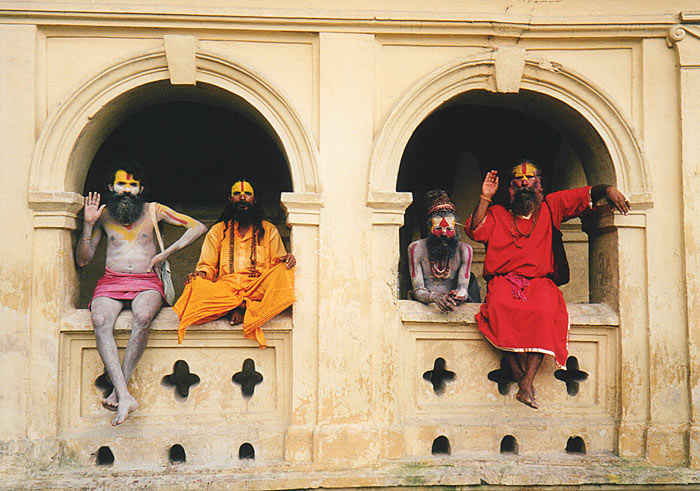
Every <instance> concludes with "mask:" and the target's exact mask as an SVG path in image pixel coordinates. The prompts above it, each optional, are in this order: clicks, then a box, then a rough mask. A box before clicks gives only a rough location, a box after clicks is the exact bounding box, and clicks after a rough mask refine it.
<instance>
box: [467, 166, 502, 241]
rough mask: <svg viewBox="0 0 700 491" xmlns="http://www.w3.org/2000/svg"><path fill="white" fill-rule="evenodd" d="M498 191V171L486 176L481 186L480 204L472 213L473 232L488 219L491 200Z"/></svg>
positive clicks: (490, 172)
mask: <svg viewBox="0 0 700 491" xmlns="http://www.w3.org/2000/svg"><path fill="white" fill-rule="evenodd" d="M496 191H498V171H495V170H492V171H489V172H488V173H487V174H486V177H485V178H484V182H483V183H482V185H481V196H479V203H477V205H476V208H474V212H473V213H472V220H471V230H474V229H475V228H476V227H478V226H479V224H481V222H483V221H484V218H485V217H486V212H487V211H488V209H489V205H490V204H491V198H493V195H494V194H496Z"/></svg>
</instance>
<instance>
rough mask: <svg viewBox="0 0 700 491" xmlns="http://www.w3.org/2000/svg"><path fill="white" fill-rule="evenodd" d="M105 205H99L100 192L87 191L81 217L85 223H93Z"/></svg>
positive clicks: (100, 214)
mask: <svg viewBox="0 0 700 491" xmlns="http://www.w3.org/2000/svg"><path fill="white" fill-rule="evenodd" d="M105 206H107V205H100V193H88V195H87V196H86V197H85V210H84V211H83V219H84V220H85V223H89V224H94V223H95V222H96V221H97V220H99V218H100V217H101V216H102V212H103V211H104V209H105Z"/></svg>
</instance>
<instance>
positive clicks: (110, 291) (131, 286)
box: [88, 268, 167, 307]
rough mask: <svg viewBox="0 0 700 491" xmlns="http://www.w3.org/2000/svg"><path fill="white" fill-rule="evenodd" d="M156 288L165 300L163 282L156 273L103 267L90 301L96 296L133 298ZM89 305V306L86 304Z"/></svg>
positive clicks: (122, 298)
mask: <svg viewBox="0 0 700 491" xmlns="http://www.w3.org/2000/svg"><path fill="white" fill-rule="evenodd" d="M146 290H156V291H157V292H158V293H160V296H161V297H163V301H164V302H165V303H166V304H167V300H165V293H164V292H163V282H162V281H161V280H160V278H159V277H158V275H157V274H156V273H118V272H116V271H112V270H111V269H109V268H105V274H104V276H103V277H102V278H100V279H99V280H98V282H97V286H95V293H93V294H92V300H90V305H92V301H93V300H95V299H96V298H97V297H107V298H113V299H115V300H133V299H134V298H136V295H138V294H139V293H141V292H145V291H146ZM88 307H89V306H88Z"/></svg>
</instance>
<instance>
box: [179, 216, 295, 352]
mask: <svg viewBox="0 0 700 491" xmlns="http://www.w3.org/2000/svg"><path fill="white" fill-rule="evenodd" d="M263 228H264V230H265V236H264V237H263V238H262V239H261V240H260V243H259V244H257V245H256V250H255V259H256V261H255V262H256V269H257V270H258V271H259V272H260V273H262V274H261V276H259V277H257V278H256V277H250V276H249V269H250V267H251V260H250V256H251V246H252V241H253V237H252V235H253V233H252V228H251V229H250V230H248V232H247V233H246V234H245V236H241V235H240V234H239V233H238V228H237V227H235V226H234V231H233V234H234V236H233V239H234V243H233V247H234V256H233V272H232V271H231V268H230V266H229V262H230V261H229V257H230V256H229V254H230V233H231V227H228V230H226V231H224V223H221V222H220V223H217V224H215V225H214V226H213V227H212V228H211V230H210V231H209V232H208V233H207V236H206V238H205V240H204V244H203V245H202V252H201V254H200V257H199V262H198V263H197V268H196V270H197V271H203V272H204V273H205V274H206V278H199V277H198V278H195V279H194V280H193V281H192V282H190V283H189V284H187V285H185V290H184V291H183V293H182V296H181V297H180V298H179V299H178V301H177V302H176V303H175V305H174V306H173V310H174V311H175V313H176V314H177V315H178V317H179V318H180V326H179V329H178V342H179V343H181V342H182V340H183V339H184V337H185V332H186V331H187V328H188V327H189V326H191V325H192V324H204V323H206V322H210V321H213V320H215V319H218V318H220V317H221V316H223V315H225V314H226V313H228V312H230V311H231V310H233V309H235V308H236V307H238V306H239V305H240V304H241V303H242V302H243V301H245V302H246V311H245V316H244V318H243V335H244V336H245V337H247V338H248V339H254V340H256V341H257V342H258V344H260V347H261V348H265V347H266V346H267V345H266V344H265V335H264V334H263V332H262V329H261V326H262V325H263V324H264V323H265V322H267V321H269V320H270V319H272V318H273V317H274V316H276V315H277V314H279V313H280V312H282V311H283V310H285V309H286V308H287V307H289V306H290V305H292V304H293V303H294V301H295V299H294V270H289V269H287V265H286V264H285V263H283V262H281V260H282V258H283V257H284V256H286V254H287V252H286V250H285V248H284V244H282V239H281V237H280V235H279V232H277V228H275V226H274V225H272V224H271V223H269V222H266V221H263Z"/></svg>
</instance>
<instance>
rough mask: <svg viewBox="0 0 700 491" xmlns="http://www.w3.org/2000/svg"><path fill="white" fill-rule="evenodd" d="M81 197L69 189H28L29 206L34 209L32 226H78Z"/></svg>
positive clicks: (81, 203) (75, 227) (70, 227)
mask: <svg viewBox="0 0 700 491" xmlns="http://www.w3.org/2000/svg"><path fill="white" fill-rule="evenodd" d="M82 207H83V197H82V196H81V195H80V194H78V193H74V192H70V191H30V192H29V208H31V209H32V210H33V211H34V228H64V229H69V230H75V229H77V228H78V220H77V217H78V212H79V211H80V210H81V208H82Z"/></svg>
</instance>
